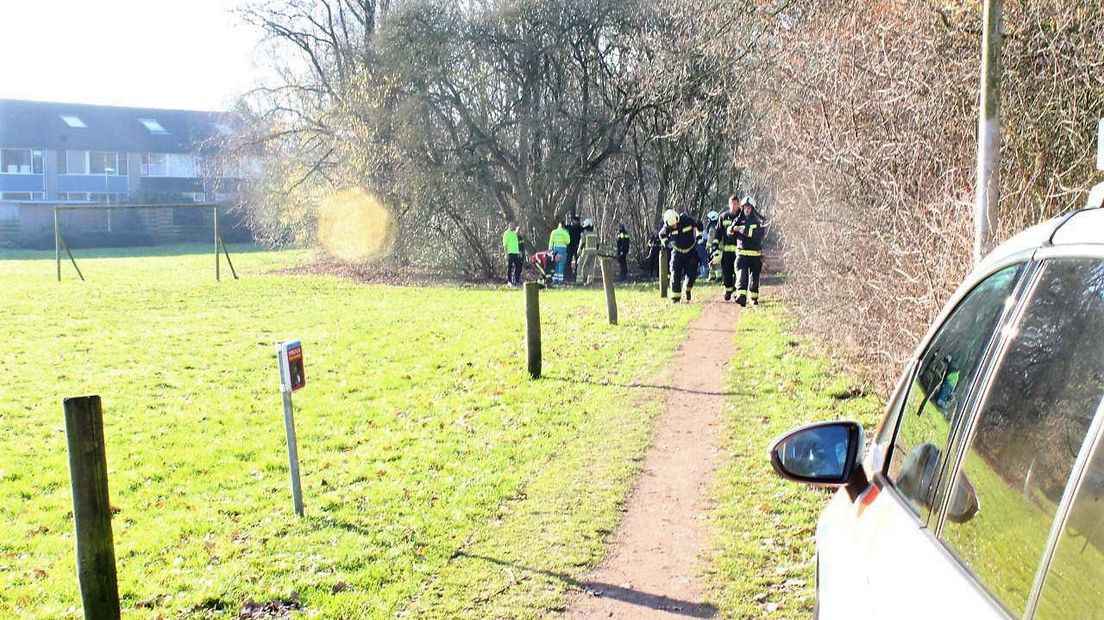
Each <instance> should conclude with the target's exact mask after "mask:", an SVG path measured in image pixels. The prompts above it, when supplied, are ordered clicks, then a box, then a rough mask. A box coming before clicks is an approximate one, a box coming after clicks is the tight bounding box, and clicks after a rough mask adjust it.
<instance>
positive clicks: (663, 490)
mask: <svg viewBox="0 0 1104 620" xmlns="http://www.w3.org/2000/svg"><path fill="white" fill-rule="evenodd" d="M706 303H707V306H706V308H705V309H704V310H703V311H702V314H701V316H699V317H698V318H697V319H696V320H695V321H694V322H693V323H691V324H690V327H689V330H688V336H687V339H686V342H684V343H683V345H682V348H681V349H680V350H679V352H678V354H677V355H676V357H675V361H674V363H673V364H672V366H671V368H670V369H669V370H668V372H667V375H666V376H667V379H666V381H665V385H662V386H659V387H662V388H663V389H664V390H665V391H666V393H667V406H666V409H665V411H664V412H663V414H662V415H661V417H660V419H659V421H658V425H657V429H656V434H655V438H654V440H653V443H652V447H651V448H649V450H648V453H647V455H646V456H645V458H644V466H643V471H641V474H640V480H639V482H638V483H637V486H636V489H635V490H634V491H633V494H632V496H631V497H630V498H629V501H628V504H627V506H626V512H625V516H624V519H623V520H622V522H621V527H620V529H619V530H618V532H617V534H616V535H615V537H614V540H613V543H612V545H611V548H610V555H609V556H608V557H607V558H606V561H605V562H604V563H603V564H602V565H601V566H599V567H598V568H597V569H596V570H594V571H593V572H592V573H591V574H590V575H588V576H587V577H586V579H585V580H583V584H584V585H583V589H582V592H578V593H576V594H574V595H573V596H572V598H571V602H570V604H569V606H568V613H567V615H568V617H570V618H633V619H643V618H672V617H683V618H686V617H689V618H710V617H713V616H714V615H715V613H716V610H714V609H713V608H712V607H711V606H709V605H706V604H704V603H703V602H702V600H703V594H704V592H705V588H704V587H703V585H702V583H701V581H702V580H701V567H702V563H701V561H700V558H699V557H698V556H699V554H700V553H701V552H702V550H703V545H704V541H705V527H706V523H705V516H706V510H707V505H706V493H707V490H708V488H709V483H710V481H711V480H712V477H713V471H714V469H715V468H716V466H717V463H718V460H719V459H718V454H717V433H718V431H719V430H720V428H721V425H722V417H721V408H722V407H723V406H724V403H725V398H726V396H727V392H726V390H727V387H726V385H725V372H724V369H725V365H726V364H727V362H728V360H729V358H730V357H731V356H732V353H733V351H734V347H733V343H732V340H733V334H734V331H735V324H736V319H737V317H738V315H739V310H740V307H739V306H737V305H736V304H734V303H731V302H729V303H726V302H724V301H722V300H721V298H720V297H719V296H718V297H715V298H713V299H710V301H708V302H706Z"/></svg>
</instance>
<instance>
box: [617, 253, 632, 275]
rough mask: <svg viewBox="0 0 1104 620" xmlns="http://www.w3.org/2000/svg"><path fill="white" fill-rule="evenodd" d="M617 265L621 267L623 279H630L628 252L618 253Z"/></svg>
mask: <svg viewBox="0 0 1104 620" xmlns="http://www.w3.org/2000/svg"><path fill="white" fill-rule="evenodd" d="M617 266H618V267H620V268H621V279H622V280H628V279H629V255H628V254H618V255H617Z"/></svg>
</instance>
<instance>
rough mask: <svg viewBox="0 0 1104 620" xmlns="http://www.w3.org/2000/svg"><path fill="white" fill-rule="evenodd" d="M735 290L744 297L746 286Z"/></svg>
mask: <svg viewBox="0 0 1104 620" xmlns="http://www.w3.org/2000/svg"><path fill="white" fill-rule="evenodd" d="M736 292H737V293H739V294H740V295H742V296H745V297H746V296H747V289H746V288H742V289H740V290H738V291H736Z"/></svg>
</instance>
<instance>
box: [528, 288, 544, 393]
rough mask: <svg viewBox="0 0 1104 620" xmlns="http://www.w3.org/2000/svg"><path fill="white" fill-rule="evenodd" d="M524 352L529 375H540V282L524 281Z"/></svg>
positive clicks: (533, 376) (536, 377)
mask: <svg viewBox="0 0 1104 620" xmlns="http://www.w3.org/2000/svg"><path fill="white" fill-rule="evenodd" d="M525 352H526V357H527V358H528V365H529V376H530V377H532V378H534V379H540V376H541V326H540V283H539V282H526V283H525Z"/></svg>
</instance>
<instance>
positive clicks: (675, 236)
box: [659, 213, 702, 254]
mask: <svg viewBox="0 0 1104 620" xmlns="http://www.w3.org/2000/svg"><path fill="white" fill-rule="evenodd" d="M701 233H702V225H701V222H699V221H698V220H696V219H694V218H692V217H690V216H689V215H686V214H685V213H684V214H682V215H680V216H679V219H678V223H676V224H675V225H674V226H668V225H666V224H664V225H663V228H660V229H659V238H660V239H662V240H663V241H664V242H665V243H667V242H669V243H670V244H671V249H672V250H674V251H676V252H678V253H680V254H688V253H690V252H694V251H696V248H695V247H694V246H695V245H697V243H698V237H699V236H701Z"/></svg>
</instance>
